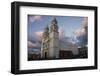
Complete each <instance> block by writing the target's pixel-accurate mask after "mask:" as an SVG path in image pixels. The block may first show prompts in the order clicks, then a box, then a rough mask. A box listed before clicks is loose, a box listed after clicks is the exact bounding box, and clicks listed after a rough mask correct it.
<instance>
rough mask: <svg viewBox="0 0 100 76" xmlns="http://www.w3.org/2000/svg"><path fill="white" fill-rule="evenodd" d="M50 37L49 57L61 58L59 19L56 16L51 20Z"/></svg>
mask: <svg viewBox="0 0 100 76" xmlns="http://www.w3.org/2000/svg"><path fill="white" fill-rule="evenodd" d="M49 37H50V50H49V57H50V58H59V32H58V24H57V20H56V18H55V17H54V18H53V20H52V21H51V26H50V35H49Z"/></svg>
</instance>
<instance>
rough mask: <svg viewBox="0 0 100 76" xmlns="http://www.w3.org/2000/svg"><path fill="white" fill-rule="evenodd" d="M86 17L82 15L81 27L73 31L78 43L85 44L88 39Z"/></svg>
mask: <svg viewBox="0 0 100 76" xmlns="http://www.w3.org/2000/svg"><path fill="white" fill-rule="evenodd" d="M87 28H88V18H87V17H84V18H83V21H82V23H81V27H80V28H78V29H76V30H75V31H74V34H75V36H76V39H77V40H78V42H77V44H78V45H86V44H87V41H88V29H87Z"/></svg>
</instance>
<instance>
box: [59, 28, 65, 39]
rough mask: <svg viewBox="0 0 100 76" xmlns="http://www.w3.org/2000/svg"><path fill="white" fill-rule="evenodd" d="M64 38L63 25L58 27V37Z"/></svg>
mask: <svg viewBox="0 0 100 76" xmlns="http://www.w3.org/2000/svg"><path fill="white" fill-rule="evenodd" d="M64 38H65V31H64V29H63V27H60V28H59V39H64Z"/></svg>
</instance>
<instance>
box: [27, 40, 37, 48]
mask: <svg viewBox="0 0 100 76" xmlns="http://www.w3.org/2000/svg"><path fill="white" fill-rule="evenodd" d="M28 47H29V48H35V47H37V45H36V44H34V43H32V42H31V41H28Z"/></svg>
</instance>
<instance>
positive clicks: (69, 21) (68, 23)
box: [27, 15, 88, 47]
mask: <svg viewBox="0 0 100 76" xmlns="http://www.w3.org/2000/svg"><path fill="white" fill-rule="evenodd" d="M27 17H28V26H27V27H28V47H36V45H38V46H40V45H39V44H38V43H37V41H41V37H42V33H43V30H44V28H45V27H46V26H47V25H48V26H50V24H51V21H52V19H53V17H55V18H56V19H57V21H58V27H59V34H60V36H62V37H63V36H64V37H68V38H70V39H73V40H74V41H75V42H81V44H82V43H84V40H85V41H86V42H87V35H86V34H87V32H86V29H85V28H84V27H86V26H87V22H88V21H87V17H78V16H45V15H28V16H27Z"/></svg>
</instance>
